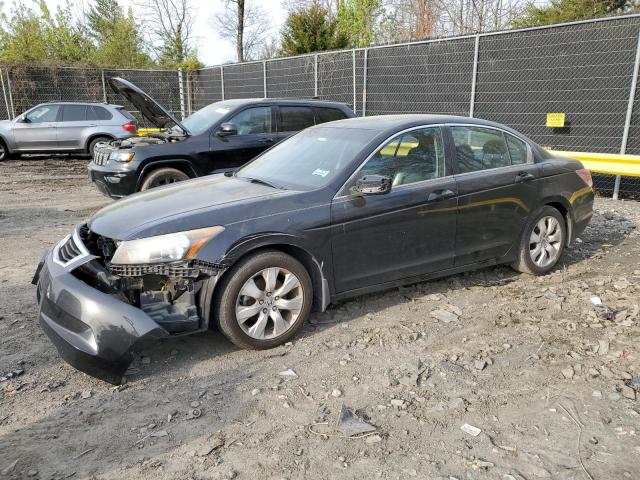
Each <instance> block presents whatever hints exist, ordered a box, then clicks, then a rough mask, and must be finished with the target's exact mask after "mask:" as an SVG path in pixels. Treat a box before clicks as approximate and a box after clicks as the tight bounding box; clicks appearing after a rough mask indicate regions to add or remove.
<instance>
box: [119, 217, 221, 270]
mask: <svg viewBox="0 0 640 480" xmlns="http://www.w3.org/2000/svg"><path fill="white" fill-rule="evenodd" d="M223 231H224V227H220V226H216V227H208V228H201V229H198V230H190V231H188V232H178V233H169V234H167V235H158V236H157V237H149V238H141V239H139V240H130V241H124V242H120V244H119V245H118V248H117V249H116V253H114V255H113V258H112V259H111V263H115V264H138V263H162V262H171V261H174V260H183V259H189V258H193V257H194V256H195V254H196V253H198V251H199V250H200V248H202V246H203V245H204V244H205V243H206V242H207V240H210V239H212V238H213V237H215V236H216V235H218V234H220V233H222V232H223Z"/></svg>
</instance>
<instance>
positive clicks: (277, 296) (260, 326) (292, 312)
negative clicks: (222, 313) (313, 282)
mask: <svg viewBox="0 0 640 480" xmlns="http://www.w3.org/2000/svg"><path fill="white" fill-rule="evenodd" d="M303 300H304V292H303V291H302V284H301V282H300V279H298V277H296V276H295V275H294V274H293V273H291V272H290V271H288V270H286V269H284V268H279V267H271V268H265V269H264V270H261V271H259V272H257V273H256V274H255V275H253V276H252V277H251V278H249V279H248V280H247V281H246V282H245V283H244V285H243V286H242V288H241V289H240V293H239V294H238V299H237V300H236V321H237V322H238V325H240V328H242V330H243V331H244V332H245V333H246V334H247V335H249V336H250V337H252V338H255V339H257V340H266V339H271V338H276V337H279V336H281V335H283V334H284V333H285V332H287V331H288V330H289V329H290V328H291V327H292V326H293V325H294V324H295V322H296V320H297V319H298V317H299V315H300V311H301V310H302V306H303V303H304V302H303Z"/></svg>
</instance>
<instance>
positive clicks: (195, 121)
mask: <svg viewBox="0 0 640 480" xmlns="http://www.w3.org/2000/svg"><path fill="white" fill-rule="evenodd" d="M230 111H231V108H229V107H225V106H224V105H223V104H220V103H212V104H211V105H208V106H206V107H204V108H201V109H200V110H198V111H197V112H194V113H192V114H191V115H189V116H188V117H187V118H185V119H184V120H182V124H183V125H184V126H185V127H186V128H187V130H189V133H191V134H192V135H199V134H201V133H203V132H205V131H206V130H207V129H208V128H209V127H211V126H212V125H213V124H214V123H216V122H217V121H218V120H220V119H221V118H222V117H224V116H225V115H226V114H227V113H229V112H230Z"/></svg>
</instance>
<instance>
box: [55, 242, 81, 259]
mask: <svg viewBox="0 0 640 480" xmlns="http://www.w3.org/2000/svg"><path fill="white" fill-rule="evenodd" d="M81 254H82V252H81V251H80V249H79V248H78V246H77V245H76V242H74V241H73V237H69V240H67V241H66V242H65V243H63V244H62V245H61V246H60V248H59V249H58V258H59V259H60V261H61V262H64V263H67V262H69V261H71V260H73V259H74V258H76V257H79V256H80V255H81Z"/></svg>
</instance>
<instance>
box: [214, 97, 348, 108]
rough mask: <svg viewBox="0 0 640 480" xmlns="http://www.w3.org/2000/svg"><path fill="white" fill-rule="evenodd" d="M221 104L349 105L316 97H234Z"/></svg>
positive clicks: (232, 105) (234, 105) (233, 105)
mask: <svg viewBox="0 0 640 480" xmlns="http://www.w3.org/2000/svg"><path fill="white" fill-rule="evenodd" d="M216 103H217V104H219V105H226V106H229V107H241V106H244V105H254V104H267V105H271V104H278V105H287V104H291V105H301V104H302V105H307V106H316V107H348V105H347V104H346V103H342V102H334V101H331V100H320V99H316V98H234V99H230V100H221V101H220V102H216Z"/></svg>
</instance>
